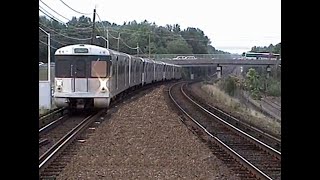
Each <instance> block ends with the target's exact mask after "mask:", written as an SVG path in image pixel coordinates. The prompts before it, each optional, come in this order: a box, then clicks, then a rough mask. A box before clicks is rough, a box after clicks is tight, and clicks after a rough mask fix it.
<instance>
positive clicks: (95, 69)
mask: <svg viewBox="0 0 320 180" xmlns="http://www.w3.org/2000/svg"><path fill="white" fill-rule="evenodd" d="M91 77H107V62H106V61H91Z"/></svg>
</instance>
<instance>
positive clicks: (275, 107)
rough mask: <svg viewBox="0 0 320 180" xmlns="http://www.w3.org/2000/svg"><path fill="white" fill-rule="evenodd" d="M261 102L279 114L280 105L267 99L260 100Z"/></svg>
mask: <svg viewBox="0 0 320 180" xmlns="http://www.w3.org/2000/svg"><path fill="white" fill-rule="evenodd" d="M261 101H263V102H265V103H267V104H269V105H270V106H271V107H273V108H274V109H276V110H278V111H280V112H281V105H280V104H278V103H276V102H273V101H270V100H268V99H265V98H261Z"/></svg>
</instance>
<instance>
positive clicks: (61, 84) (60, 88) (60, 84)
mask: <svg viewBox="0 0 320 180" xmlns="http://www.w3.org/2000/svg"><path fill="white" fill-rule="evenodd" d="M56 83H57V91H58V92H61V91H62V86H63V82H62V79H57V80H56Z"/></svg>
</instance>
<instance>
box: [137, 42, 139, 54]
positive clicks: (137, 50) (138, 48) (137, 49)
mask: <svg viewBox="0 0 320 180" xmlns="http://www.w3.org/2000/svg"><path fill="white" fill-rule="evenodd" d="M137 55H139V43H137Z"/></svg>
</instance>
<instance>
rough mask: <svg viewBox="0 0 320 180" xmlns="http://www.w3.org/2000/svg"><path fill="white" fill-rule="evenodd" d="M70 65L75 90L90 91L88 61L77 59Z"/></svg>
mask: <svg viewBox="0 0 320 180" xmlns="http://www.w3.org/2000/svg"><path fill="white" fill-rule="evenodd" d="M70 66H71V67H70V69H71V80H72V84H73V88H72V89H73V92H88V78H87V77H86V74H87V73H86V72H87V71H86V69H87V68H86V61H85V60H84V59H76V60H75V61H74V63H72V64H71V65H70Z"/></svg>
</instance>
